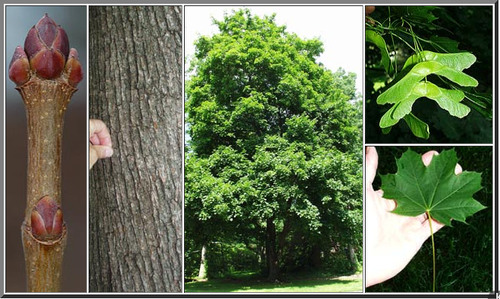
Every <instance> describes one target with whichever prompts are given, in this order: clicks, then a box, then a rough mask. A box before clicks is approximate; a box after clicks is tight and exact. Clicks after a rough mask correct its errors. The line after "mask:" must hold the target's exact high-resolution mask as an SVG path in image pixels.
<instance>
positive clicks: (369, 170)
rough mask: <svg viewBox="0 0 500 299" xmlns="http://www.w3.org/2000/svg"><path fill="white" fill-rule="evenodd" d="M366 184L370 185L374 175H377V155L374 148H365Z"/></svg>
mask: <svg viewBox="0 0 500 299" xmlns="http://www.w3.org/2000/svg"><path fill="white" fill-rule="evenodd" d="M365 163H366V182H367V183H368V184H372V183H373V180H374V179H375V175H376V174H377V166H378V154H377V150H376V149H375V147H371V146H369V147H367V148H366V158H365Z"/></svg>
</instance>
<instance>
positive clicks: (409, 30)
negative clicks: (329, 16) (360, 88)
mask: <svg viewBox="0 0 500 299" xmlns="http://www.w3.org/2000/svg"><path fill="white" fill-rule="evenodd" d="M492 26H493V6H491V5H484V6H367V9H366V26H365V33H366V34H365V35H366V51H365V60H366V70H365V80H366V81H365V84H366V85H365V86H366V103H365V105H366V106H365V129H366V132H365V138H366V139H365V140H366V142H367V143H369V144H375V143H386V144H387V143H449V144H471V143H474V144H492V143H493V129H492V123H493V122H492V119H493V109H492V107H493V103H492V90H493V79H492V78H493V70H492V67H493V60H492V59H493V28H492Z"/></svg>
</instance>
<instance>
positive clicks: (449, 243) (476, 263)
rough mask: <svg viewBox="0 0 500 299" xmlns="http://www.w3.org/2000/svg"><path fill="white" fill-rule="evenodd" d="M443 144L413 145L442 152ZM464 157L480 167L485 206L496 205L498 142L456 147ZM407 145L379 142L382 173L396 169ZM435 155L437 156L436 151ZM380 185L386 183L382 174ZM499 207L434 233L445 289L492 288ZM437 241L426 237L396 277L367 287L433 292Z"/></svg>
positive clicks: (471, 167)
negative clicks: (495, 152)
mask: <svg viewBox="0 0 500 299" xmlns="http://www.w3.org/2000/svg"><path fill="white" fill-rule="evenodd" d="M445 149H449V148H442V147H435V146H433V147H428V146H425V147H413V148H412V150H414V151H416V152H417V153H419V154H423V153H425V152H427V151H429V150H436V151H438V152H442V151H443V150H445ZM454 150H455V151H456V152H457V156H458V157H460V159H459V163H460V165H461V166H462V168H463V169H467V170H480V171H481V174H482V175H481V178H482V180H481V181H482V184H483V187H482V189H481V190H479V191H478V192H477V193H475V194H474V198H475V199H476V200H477V201H478V202H480V203H481V205H483V206H487V207H491V206H492V199H493V185H492V182H493V172H492V170H493V169H492V165H493V164H492V163H493V160H492V148H491V147H488V146H484V147H476V146H472V147H455V148H454ZM405 151H406V148H403V147H377V152H378V154H379V164H378V172H379V173H395V172H396V171H397V165H396V163H394V161H395V159H396V158H397V157H400V156H401V155H402V154H403V153H404V152H405ZM434 158H435V157H434ZM373 187H374V189H375V190H377V189H379V188H380V187H381V178H380V176H377V177H376V179H375V182H374V186H373ZM493 210H494V209H491V208H488V209H485V210H483V211H481V212H480V213H477V214H475V215H474V217H470V218H468V219H467V224H465V223H462V222H455V223H453V228H452V229H450V228H449V227H444V228H442V229H441V230H439V232H437V233H436V234H435V235H434V238H435V242H436V266H437V267H438V269H439V271H438V272H437V277H436V280H437V281H438V291H439V292H491V291H492V290H493V286H492V276H493V272H492V267H493V264H492V263H493V255H492V252H493V251H492V248H493V247H492V246H493V232H492V229H493V224H492V219H493V215H492V213H493ZM431 255H432V244H431V242H425V243H424V245H423V246H422V248H421V249H420V251H419V252H418V253H417V254H416V255H415V257H414V258H413V259H412V260H411V261H410V263H409V264H408V265H407V266H406V267H405V269H404V270H402V271H401V272H400V273H399V274H398V275H396V276H395V277H394V278H392V279H390V280H388V281H386V282H383V283H381V284H378V285H375V286H372V287H370V288H368V289H367V292H429V283H430V278H431V277H432V262H431V261H430V258H429V257H430V256H431Z"/></svg>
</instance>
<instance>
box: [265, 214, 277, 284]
mask: <svg viewBox="0 0 500 299" xmlns="http://www.w3.org/2000/svg"><path fill="white" fill-rule="evenodd" d="M266 232H267V238H266V256H267V269H268V274H267V280H269V281H275V280H276V279H278V275H279V266H278V253H277V250H276V225H275V224H274V221H273V219H267V228H266Z"/></svg>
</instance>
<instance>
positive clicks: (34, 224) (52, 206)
mask: <svg viewBox="0 0 500 299" xmlns="http://www.w3.org/2000/svg"><path fill="white" fill-rule="evenodd" d="M63 226H64V221H63V213H62V211H61V209H60V207H59V206H58V205H57V203H56V201H55V200H53V199H52V198H51V197H50V196H44V197H42V198H41V199H40V200H39V201H38V202H37V204H36V206H35V207H34V208H33V210H31V233H32V234H33V237H35V239H37V240H40V241H51V240H57V239H59V238H60V237H61V235H62V233H63Z"/></svg>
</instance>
